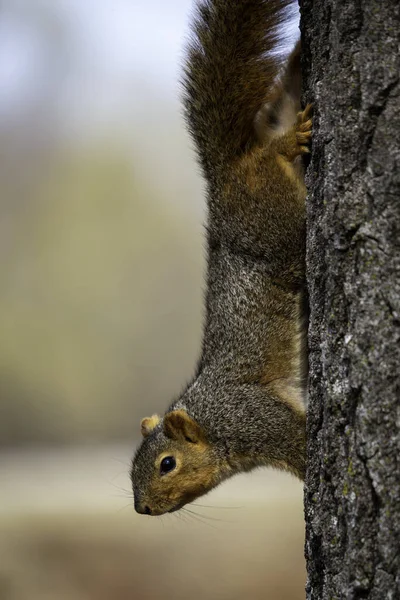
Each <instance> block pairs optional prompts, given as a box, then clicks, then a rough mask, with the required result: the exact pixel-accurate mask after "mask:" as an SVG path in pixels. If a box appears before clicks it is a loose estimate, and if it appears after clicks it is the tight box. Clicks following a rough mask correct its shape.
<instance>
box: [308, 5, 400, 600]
mask: <svg viewBox="0 0 400 600" xmlns="http://www.w3.org/2000/svg"><path fill="white" fill-rule="evenodd" d="M300 6H301V28H302V37H303V57H304V65H303V67H304V74H305V99H306V100H307V101H312V102H314V103H315V111H314V115H315V117H314V136H313V151H312V160H311V164H310V166H309V170H308V184H309V189H310V194H309V199H308V242H307V244H308V248H307V253H308V257H307V261H308V266H307V270H308V282H309V294H310V310H311V316H310V331H309V344H310V395H309V402H310V404H309V411H308V425H307V428H308V475H307V480H306V490H305V514H306V527H307V532H306V557H307V563H308V583H307V598H308V599H309V600H311V599H312V600H317V599H318V600H322V599H327V600H328V599H329V600H341V599H346V600H347V599H358V598H368V599H370V600H386V599H393V600H394V599H397V598H400V468H399V467H400V465H399V456H400V454H399V453H400V433H399V428H400V399H399V396H400V377H399V371H400V230H399V224H400V168H399V167H400V83H399V73H400V59H399V56H400V54H399V42H400V15H399V12H400V3H399V2H398V0H363V1H361V0H323V1H322V0H321V1H319V2H317V1H313V0H301V2H300Z"/></svg>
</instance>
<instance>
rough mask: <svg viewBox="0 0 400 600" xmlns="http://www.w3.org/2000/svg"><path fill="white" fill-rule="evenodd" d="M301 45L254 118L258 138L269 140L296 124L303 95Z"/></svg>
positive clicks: (298, 43) (288, 59)
mask: <svg viewBox="0 0 400 600" xmlns="http://www.w3.org/2000/svg"><path fill="white" fill-rule="evenodd" d="M300 55H301V45H300V41H298V42H297V44H296V45H295V47H294V49H293V50H292V52H291V53H290V54H289V57H288V58H287V60H286V63H285V66H284V68H283V70H282V72H281V73H280V74H279V76H278V77H277V80H276V82H275V85H274V87H273V88H272V91H271V92H270V93H269V95H268V97H267V99H266V102H265V104H264V106H263V107H262V108H261V109H260V110H259V112H258V114H257V115H256V119H255V129H256V133H257V136H258V138H259V140H260V141H261V142H262V143H267V142H268V141H270V140H271V139H273V138H276V137H280V136H282V135H284V134H285V133H286V132H288V131H289V130H290V129H291V128H292V127H293V125H294V124H295V123H296V118H297V115H298V113H299V111H300V108H301V105H300V97H301V66H300Z"/></svg>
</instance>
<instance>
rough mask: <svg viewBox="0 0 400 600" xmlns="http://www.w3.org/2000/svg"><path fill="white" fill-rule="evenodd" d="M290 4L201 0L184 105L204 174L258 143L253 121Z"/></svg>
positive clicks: (273, 71) (275, 67)
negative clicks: (202, 0)
mask: <svg viewBox="0 0 400 600" xmlns="http://www.w3.org/2000/svg"><path fill="white" fill-rule="evenodd" d="M290 6H293V1H292V0H205V1H204V2H202V3H201V5H200V6H199V7H198V9H197V17H196V20H195V23H194V27H193V37H192V40H191V42H190V44H189V48H188V60H187V63H186V68H185V79H184V88H185V94H184V106H185V112H186V118H187V122H188V123H189V129H190V132H191V134H192V136H193V138H194V140H195V142H196V145H197V148H198V152H199V156H200V161H201V164H202V166H203V168H204V170H205V172H206V173H207V174H210V173H213V172H214V173H215V169H216V168H218V166H221V167H223V165H224V164H225V163H226V161H227V160H230V159H232V158H234V157H235V156H237V155H238V154H240V153H241V152H242V151H244V150H246V149H248V148H249V147H250V146H251V145H252V144H253V143H255V142H256V140H257V134H256V131H255V128H254V121H255V118H256V116H257V113H258V111H259V110H260V109H261V108H262V106H263V104H264V103H265V102H266V101H267V94H268V91H269V90H270V89H271V86H272V85H273V83H274V80H275V78H276V77H277V75H278V73H279V69H280V67H281V65H282V61H281V60H280V58H279V56H278V54H277V50H278V49H279V31H280V30H281V26H282V24H283V23H284V22H287V20H288V8H289V7H290Z"/></svg>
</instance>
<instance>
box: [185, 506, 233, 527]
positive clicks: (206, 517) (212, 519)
mask: <svg viewBox="0 0 400 600" xmlns="http://www.w3.org/2000/svg"><path fill="white" fill-rule="evenodd" d="M185 510H187V511H188V512H190V513H192V514H193V515H196V516H197V517H201V518H202V519H205V520H207V521H218V522H221V521H223V522H224V523H228V521H227V520H226V519H217V518H216V517H210V515H203V514H202V513H198V512H196V511H194V510H190V508H186V506H185Z"/></svg>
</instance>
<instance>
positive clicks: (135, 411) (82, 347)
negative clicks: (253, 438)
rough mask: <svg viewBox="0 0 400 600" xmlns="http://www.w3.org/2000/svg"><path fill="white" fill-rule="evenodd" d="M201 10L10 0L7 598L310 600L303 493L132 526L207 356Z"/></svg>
mask: <svg viewBox="0 0 400 600" xmlns="http://www.w3.org/2000/svg"><path fill="white" fill-rule="evenodd" d="M190 9H191V2H190V0H176V1H173V2H168V3H166V2H163V1H162V0H151V1H149V2H146V3H144V2H143V1H142V0H140V1H139V0H114V1H113V2H111V0H85V2H83V1H82V0H52V1H50V0H3V2H2V3H1V4H0V135H1V141H2V143H1V149H0V152H1V159H0V182H1V189H2V193H1V196H0V212H1V218H0V279H1V281H2V285H1V287H0V600H36V599H38V600H39V599H55V600H58V599H64V598H65V599H68V600H87V599H90V600H91V599H93V600H94V599H96V600H102V599H103V598H104V599H111V598H117V599H119V598H121V599H125V598H130V599H131V598H138V599H140V598H150V599H158V598H167V599H168V598H171V599H172V598H174V599H179V598H186V597H187V596H188V595H190V596H191V597H192V598H193V599H196V598H199V599H200V598H202V599H206V598H207V599H214V598H224V599H225V598H226V599H227V600H228V599H229V600H235V599H236V598H238V599H239V598H243V597H248V598H254V599H257V598H266V597H268V598H271V599H274V600H280V599H281V598H282V599H288V600H291V599H298V598H299V599H300V598H302V597H303V595H304V593H303V588H304V580H305V576H304V564H303V558H302V554H303V518H302V487H301V485H300V483H298V482H297V481H295V480H293V479H292V478H291V477H290V476H288V475H281V474H276V473H272V472H271V473H270V472H268V471H266V470H263V471H260V472H259V473H257V474H255V475H250V476H247V477H240V478H237V479H235V480H233V481H232V482H229V483H227V484H225V486H222V487H221V489H219V490H217V491H215V492H214V493H213V494H211V495H210V496H209V497H207V498H206V499H204V503H203V502H201V504H204V505H207V506H202V507H196V508H195V509H194V510H195V512H196V515H192V517H193V518H192V519H191V520H190V521H189V520H188V519H187V516H186V517H185V518H183V516H182V515H179V513H178V514H177V515H175V516H173V515H170V516H169V518H160V519H148V518H145V517H139V516H137V515H136V514H135V513H134V510H133V505H132V498H131V492H130V488H129V478H128V470H129V460H130V457H131V454H132V452H133V449H134V446H135V444H136V443H137V441H138V431H139V421H140V419H141V417H143V416H146V415H147V414H152V413H153V412H156V411H162V410H164V409H165V407H166V406H167V404H168V403H169V402H170V401H171V399H172V397H173V396H175V395H176V394H178V393H179V391H180V390H181V388H182V387H183V386H184V384H185V382H186V381H187V380H188V378H190V376H191V374H192V370H193V367H194V364H195V361H196V359H197V354H198V351H199V346H200V336H201V320H202V294H203V274H204V268H205V265H204V254H203V228H202V222H203V220H204V200H203V193H202V192H203V190H202V188H203V184H202V181H201V178H200V175H199V170H198V167H197V165H196V162H195V159H194V153H193V149H192V146H191V143H190V140H189V138H188V136H187V134H186V132H185V129H184V125H183V122H182V118H181V109H180V105H179V84H178V81H179V77H180V64H181V60H182V54H183V52H182V48H183V43H184V39H185V35H186V34H187V23H188V17H189V14H190Z"/></svg>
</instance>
